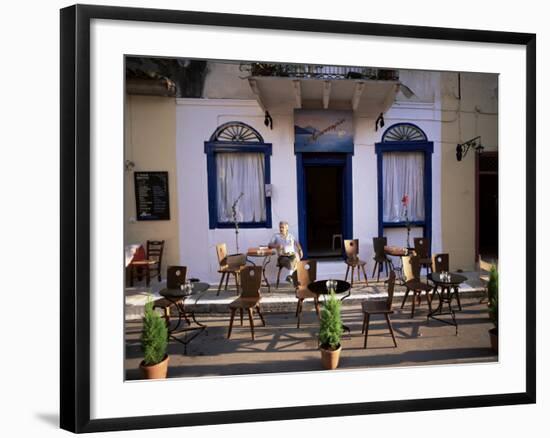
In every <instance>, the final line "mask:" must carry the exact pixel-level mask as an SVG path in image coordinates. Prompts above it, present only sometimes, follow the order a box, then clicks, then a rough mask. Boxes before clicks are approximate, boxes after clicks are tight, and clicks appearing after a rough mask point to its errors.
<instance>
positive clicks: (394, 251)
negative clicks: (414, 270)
mask: <svg viewBox="0 0 550 438" xmlns="http://www.w3.org/2000/svg"><path fill="white" fill-rule="evenodd" d="M384 252H385V253H386V254H389V255H392V256H406V255H407V254H408V250H407V248H403V247H401V246H385V247H384Z"/></svg>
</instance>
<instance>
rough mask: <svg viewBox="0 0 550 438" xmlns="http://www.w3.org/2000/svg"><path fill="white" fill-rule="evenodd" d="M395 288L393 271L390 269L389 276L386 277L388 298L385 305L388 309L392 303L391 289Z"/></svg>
mask: <svg viewBox="0 0 550 438" xmlns="http://www.w3.org/2000/svg"><path fill="white" fill-rule="evenodd" d="M394 288H395V271H390V277H389V278H388V299H387V300H386V306H387V309H388V310H391V306H392V303H393V290H394Z"/></svg>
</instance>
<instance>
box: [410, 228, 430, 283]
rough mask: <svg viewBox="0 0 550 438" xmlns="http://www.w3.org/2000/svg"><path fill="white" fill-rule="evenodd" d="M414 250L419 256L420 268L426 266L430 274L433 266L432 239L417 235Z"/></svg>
mask: <svg viewBox="0 0 550 438" xmlns="http://www.w3.org/2000/svg"><path fill="white" fill-rule="evenodd" d="M414 252H415V254H416V256H417V257H418V263H419V265H420V269H422V268H426V275H428V274H429V271H430V270H431V268H432V259H431V257H430V252H431V249H430V239H428V238H426V237H415V238H414Z"/></svg>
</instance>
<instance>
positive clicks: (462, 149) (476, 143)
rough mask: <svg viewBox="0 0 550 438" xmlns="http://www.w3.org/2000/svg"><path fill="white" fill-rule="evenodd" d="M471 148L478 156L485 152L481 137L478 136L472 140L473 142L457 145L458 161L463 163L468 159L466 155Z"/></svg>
mask: <svg viewBox="0 0 550 438" xmlns="http://www.w3.org/2000/svg"><path fill="white" fill-rule="evenodd" d="M470 148H473V149H474V151H476V153H478V154H479V153H481V152H483V146H482V145H481V136H477V137H475V138H472V139H471V140H468V141H467V142H464V143H462V144H457V145H456V159H457V161H462V159H463V158H465V157H466V154H467V153H468V151H469V150H470Z"/></svg>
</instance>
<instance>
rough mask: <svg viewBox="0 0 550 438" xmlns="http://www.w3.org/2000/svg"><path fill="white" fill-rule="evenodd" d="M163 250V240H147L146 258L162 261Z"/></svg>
mask: <svg viewBox="0 0 550 438" xmlns="http://www.w3.org/2000/svg"><path fill="white" fill-rule="evenodd" d="M163 251H164V240H148V241H147V258H148V259H149V260H155V261H157V262H158V263H159V265H160V264H161V263H162V252H163Z"/></svg>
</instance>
